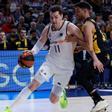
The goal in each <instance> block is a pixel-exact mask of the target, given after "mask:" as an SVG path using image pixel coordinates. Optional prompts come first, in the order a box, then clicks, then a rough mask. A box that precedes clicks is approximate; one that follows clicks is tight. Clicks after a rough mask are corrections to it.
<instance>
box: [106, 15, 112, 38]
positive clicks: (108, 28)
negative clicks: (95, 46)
mask: <svg viewBox="0 0 112 112" xmlns="http://www.w3.org/2000/svg"><path fill="white" fill-rule="evenodd" d="M111 30H112V14H111V15H109V16H108V21H107V25H106V32H107V37H109V36H110V31H111Z"/></svg>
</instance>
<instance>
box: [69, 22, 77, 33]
mask: <svg viewBox="0 0 112 112" xmlns="http://www.w3.org/2000/svg"><path fill="white" fill-rule="evenodd" d="M67 29H68V31H70V30H72V29H78V27H77V26H76V25H75V24H73V23H71V22H69V23H68V27H67Z"/></svg>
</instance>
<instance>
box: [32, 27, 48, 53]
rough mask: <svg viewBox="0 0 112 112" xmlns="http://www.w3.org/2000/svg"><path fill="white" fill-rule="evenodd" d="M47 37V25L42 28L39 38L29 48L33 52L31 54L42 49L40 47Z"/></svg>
mask: <svg viewBox="0 0 112 112" xmlns="http://www.w3.org/2000/svg"><path fill="white" fill-rule="evenodd" d="M47 38H48V26H46V27H45V28H44V30H43V31H42V34H41V36H40V38H39V40H38V41H37V43H36V44H35V45H34V47H33V48H32V49H31V52H32V53H33V55H35V54H37V53H38V52H39V51H40V50H41V49H42V47H43V46H44V44H45V43H46V41H47Z"/></svg>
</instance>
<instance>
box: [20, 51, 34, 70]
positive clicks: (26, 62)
mask: <svg viewBox="0 0 112 112" xmlns="http://www.w3.org/2000/svg"><path fill="white" fill-rule="evenodd" d="M18 64H19V65H20V66H21V67H22V68H31V67H32V66H33V65H34V56H33V54H32V52H30V51H25V52H23V53H22V54H21V55H20V56H19V58H18Z"/></svg>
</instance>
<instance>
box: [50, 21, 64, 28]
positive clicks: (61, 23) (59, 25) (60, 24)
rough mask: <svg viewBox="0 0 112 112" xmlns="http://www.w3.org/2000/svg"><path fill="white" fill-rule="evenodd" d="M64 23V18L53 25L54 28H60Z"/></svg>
mask: <svg viewBox="0 0 112 112" xmlns="http://www.w3.org/2000/svg"><path fill="white" fill-rule="evenodd" d="M63 23H64V20H62V21H60V22H59V23H58V25H56V26H52V28H53V30H59V29H60V28H61V27H62V25H63Z"/></svg>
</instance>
